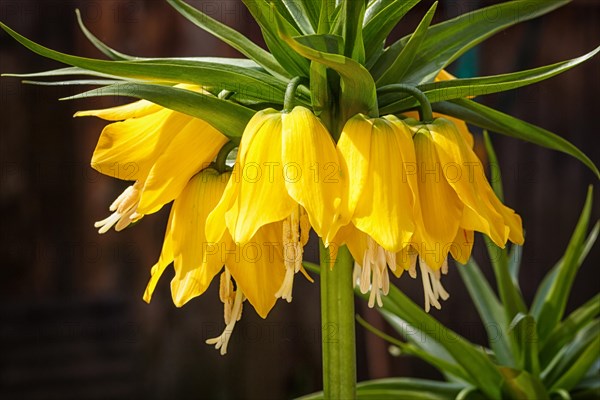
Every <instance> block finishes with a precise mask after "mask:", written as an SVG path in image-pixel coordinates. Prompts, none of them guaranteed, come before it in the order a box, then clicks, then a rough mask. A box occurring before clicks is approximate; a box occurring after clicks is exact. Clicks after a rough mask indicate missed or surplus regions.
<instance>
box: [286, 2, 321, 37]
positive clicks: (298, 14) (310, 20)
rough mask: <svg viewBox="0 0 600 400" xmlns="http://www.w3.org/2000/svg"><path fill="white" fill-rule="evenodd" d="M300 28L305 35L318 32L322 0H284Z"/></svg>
mask: <svg viewBox="0 0 600 400" xmlns="http://www.w3.org/2000/svg"><path fill="white" fill-rule="evenodd" d="M281 3H282V4H283V5H284V6H285V7H286V8H287V10H288V12H289V14H290V15H291V16H292V18H293V19H294V21H296V24H297V25H298V27H300V30H301V31H302V33H304V34H305V35H312V34H315V33H317V27H318V25H319V12H320V11H321V7H320V2H319V1H316V0H282V2H281Z"/></svg>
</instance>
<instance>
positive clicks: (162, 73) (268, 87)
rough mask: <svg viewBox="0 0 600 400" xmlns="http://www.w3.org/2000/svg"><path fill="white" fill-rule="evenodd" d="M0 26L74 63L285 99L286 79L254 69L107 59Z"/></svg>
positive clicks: (38, 48)
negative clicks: (67, 50)
mask: <svg viewBox="0 0 600 400" xmlns="http://www.w3.org/2000/svg"><path fill="white" fill-rule="evenodd" d="M0 27H2V28H3V29H4V30H5V31H6V32H7V33H8V34H10V35H11V36H12V37H14V38H15V39H16V40H17V41H18V42H20V43H21V44H22V45H24V46H25V47H27V48H28V49H30V50H31V51H33V52H35V53H37V54H39V55H41V56H44V57H47V58H51V59H53V60H56V61H59V62H63V63H65V64H69V65H72V66H76V67H80V68H84V69H89V70H92V71H97V72H101V73H103V74H110V75H114V76H119V77H123V78H133V79H141V80H149V81H154V82H169V83H191V84H197V85H200V86H205V87H214V88H216V89H219V90H223V89H225V90H230V91H232V92H242V93H244V94H245V95H247V96H252V97H255V98H257V99H262V100H268V101H271V102H283V95H284V93H285V87H286V83H285V82H282V81H280V80H278V79H275V78H274V77H272V76H271V75H269V74H266V73H263V72H260V71H256V70H254V69H247V68H241V67H237V66H234V65H226V64H219V63H208V62H201V61H194V60H176V59H170V60H169V61H164V62H156V61H147V60H141V61H105V60H96V59H91V58H84V57H77V56H72V55H68V54H64V53H60V52H57V51H54V50H51V49H48V48H46V47H44V46H41V45H39V44H37V43H34V42H32V41H31V40H29V39H27V38H25V37H23V36H21V35H19V34H18V33H17V32H15V31H13V30H12V29H10V28H9V27H7V26H6V25H4V24H2V23H0Z"/></svg>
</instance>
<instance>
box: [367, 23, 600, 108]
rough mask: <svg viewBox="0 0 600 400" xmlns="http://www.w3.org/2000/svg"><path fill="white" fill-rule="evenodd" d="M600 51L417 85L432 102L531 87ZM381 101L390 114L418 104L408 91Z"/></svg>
mask: <svg viewBox="0 0 600 400" xmlns="http://www.w3.org/2000/svg"><path fill="white" fill-rule="evenodd" d="M416 34H417V33H415V35H416ZM411 41H412V39H411ZM411 41H409V42H408V44H407V45H406V47H405V48H404V50H403V51H402V53H400V56H399V58H400V57H402V55H403V54H404V52H405V51H406V50H407V49H409V48H410V46H411ZM599 51H600V47H598V48H596V49H594V50H593V51H591V52H589V53H587V54H585V55H583V56H581V57H577V58H574V59H572V60H567V61H562V62H559V63H556V64H552V65H547V66H544V67H539V68H534V69H529V70H525V71H518V72H513V73H509V74H502V75H493V76H484V77H479V78H467V79H451V80H445V81H439V82H433V83H426V84H423V85H419V86H417V88H418V89H419V90H421V91H422V92H423V93H425V95H426V96H427V98H428V99H429V101H430V102H432V103H437V102H440V101H445V100H453V99H462V98H467V97H474V96H480V95H486V94H492V93H498V92H504V91H507V90H512V89H516V88H519V87H523V86H528V85H531V84H534V83H537V82H540V81H543V80H545V79H548V78H551V77H553V76H556V75H558V74H561V73H563V72H566V71H568V70H570V69H571V68H573V67H575V66H577V65H579V64H581V63H583V62H585V61H587V60H589V59H590V58H592V57H594V56H595V55H596V54H598V52H599ZM403 62H404V61H403ZM394 65H395V64H394ZM394 65H392V67H390V70H388V71H386V72H385V73H384V74H383V75H382V77H381V78H380V79H379V80H377V85H378V86H381V85H382V84H385V82H387V83H392V82H391V80H390V79H393V77H394V76H395V74H396V73H395V72H394V70H393V68H394ZM408 65H409V66H410V63H408ZM390 71H392V72H393V75H391V78H389V79H387V80H386V81H385V82H384V83H382V82H381V80H382V79H384V78H386V77H388V73H389V72H390ZM394 97H395V98H398V99H399V100H395V101H393V102H391V103H390V99H393V98H394ZM381 104H383V105H384V106H383V107H381V112H382V113H386V114H388V113H395V112H399V111H403V110H408V109H411V108H413V107H415V106H417V105H418V102H417V101H416V100H415V99H414V98H413V97H409V96H407V95H405V94H396V93H395V94H394V95H386V96H385V98H382V99H381Z"/></svg>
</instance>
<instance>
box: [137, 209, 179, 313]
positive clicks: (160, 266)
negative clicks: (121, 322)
mask: <svg viewBox="0 0 600 400" xmlns="http://www.w3.org/2000/svg"><path fill="white" fill-rule="evenodd" d="M173 214H174V212H173V210H171V214H170V215H169V222H168V223H167V231H166V233H165V239H164V241H163V246H162V250H161V252H160V257H159V259H158V262H157V263H156V264H154V266H153V267H152V269H151V270H150V280H149V281H148V285H147V286H146V290H145V291H144V297H143V298H144V301H145V302H146V303H150V300H151V299H152V294H153V293H154V289H156V284H157V283H158V280H159V279H160V277H161V276H162V274H163V272H165V269H166V268H167V267H168V266H169V265H170V264H171V263H172V262H173V259H174V258H175V256H174V253H173V239H172V229H173Z"/></svg>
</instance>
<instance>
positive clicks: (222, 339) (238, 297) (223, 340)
mask: <svg viewBox="0 0 600 400" xmlns="http://www.w3.org/2000/svg"><path fill="white" fill-rule="evenodd" d="M243 302H244V294H243V293H242V291H241V290H240V289H239V287H238V289H237V290H236V291H235V300H234V301H233V307H232V308H231V314H230V318H229V322H228V323H227V326H225V329H224V330H223V333H221V335H219V336H217V337H216V338H212V339H207V340H206V344H214V345H215V349H217V350H219V349H220V350H221V355H222V356H224V355H225V354H227V345H228V344H229V338H231V334H232V333H233V328H235V323H236V322H237V321H239V320H240V318H241V317H242V303H243ZM225 307H227V304H225Z"/></svg>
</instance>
